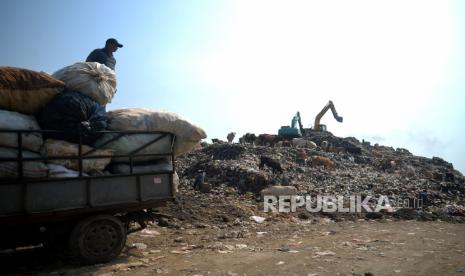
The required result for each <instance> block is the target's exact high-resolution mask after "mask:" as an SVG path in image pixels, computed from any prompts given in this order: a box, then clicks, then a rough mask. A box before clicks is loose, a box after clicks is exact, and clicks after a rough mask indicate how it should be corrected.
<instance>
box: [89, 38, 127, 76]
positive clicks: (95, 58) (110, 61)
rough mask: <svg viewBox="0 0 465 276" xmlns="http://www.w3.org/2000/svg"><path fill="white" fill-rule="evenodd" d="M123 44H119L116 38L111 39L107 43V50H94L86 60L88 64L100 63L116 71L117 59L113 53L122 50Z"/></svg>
mask: <svg viewBox="0 0 465 276" xmlns="http://www.w3.org/2000/svg"><path fill="white" fill-rule="evenodd" d="M122 47H123V44H121V43H119V42H118V40H116V39H114V38H109V39H107V41H106V42H105V48H102V49H95V50H93V51H92V52H91V53H90V54H89V56H88V57H87V59H86V62H98V63H101V64H104V65H106V66H107V67H109V68H111V69H112V70H115V66H116V59H115V57H114V56H113V53H114V52H116V50H118V48H122Z"/></svg>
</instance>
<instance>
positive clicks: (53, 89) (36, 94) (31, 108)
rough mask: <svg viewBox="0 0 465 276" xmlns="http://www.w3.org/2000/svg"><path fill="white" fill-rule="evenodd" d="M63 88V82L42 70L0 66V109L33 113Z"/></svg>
mask: <svg viewBox="0 0 465 276" xmlns="http://www.w3.org/2000/svg"><path fill="white" fill-rule="evenodd" d="M64 88H65V84H64V82H62V81H60V80H57V79H54V78H52V77H51V76H50V75H48V74H46V73H43V72H36V71H32V70H27V69H22V68H16V67H0V108H1V109H6V110H11V111H16V112H21V113H27V114H35V113H37V112H39V110H40V109H41V108H42V107H43V106H44V105H45V104H46V103H47V102H48V101H50V99H52V98H53V96H55V95H56V94H58V93H60V92H61V91H63V90H64Z"/></svg>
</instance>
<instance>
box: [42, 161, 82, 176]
mask: <svg viewBox="0 0 465 276" xmlns="http://www.w3.org/2000/svg"><path fill="white" fill-rule="evenodd" d="M47 168H48V177H50V178H67V177H79V172H78V171H74V170H70V169H68V168H66V167H65V166H62V165H55V164H47ZM82 176H88V175H87V174H85V173H83V174H82Z"/></svg>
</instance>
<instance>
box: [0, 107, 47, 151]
mask: <svg viewBox="0 0 465 276" xmlns="http://www.w3.org/2000/svg"><path fill="white" fill-rule="evenodd" d="M0 129H7V130H40V127H39V124H38V123H37V121H36V119H35V117H33V116H29V115H25V114H20V113H17V112H13V111H6V110H0ZM21 136H22V148H23V149H27V150H30V151H34V152H39V151H40V147H42V143H43V140H42V134H40V133H39V132H31V133H24V134H22V135H21ZM0 146H5V147H12V148H18V147H19V145H18V135H17V134H16V133H5V132H3V133H2V132H0Z"/></svg>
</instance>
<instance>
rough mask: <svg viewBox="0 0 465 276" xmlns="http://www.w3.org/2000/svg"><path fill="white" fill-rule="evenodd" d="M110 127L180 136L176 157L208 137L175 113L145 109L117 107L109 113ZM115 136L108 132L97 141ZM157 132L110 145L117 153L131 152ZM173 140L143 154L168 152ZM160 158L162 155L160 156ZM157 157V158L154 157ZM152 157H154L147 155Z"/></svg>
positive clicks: (154, 146) (176, 145) (129, 137)
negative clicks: (162, 132)
mask: <svg viewBox="0 0 465 276" xmlns="http://www.w3.org/2000/svg"><path fill="white" fill-rule="evenodd" d="M107 116H108V128H109V129H111V130H127V131H131V130H141V131H164V132H168V133H173V134H175V135H176V143H175V151H174V152H175V156H178V155H181V154H183V153H186V152H189V151H191V150H192V149H193V148H195V147H196V146H197V145H198V143H199V142H200V140H202V139H204V138H206V137H207V135H206V134H205V131H204V130H203V129H201V128H200V127H198V126H196V125H194V124H192V123H190V122H189V121H187V120H185V119H183V118H181V117H180V116H178V115H177V114H175V113H171V112H164V111H158V110H150V109H143V108H128V109H116V110H112V111H109V112H107ZM113 136H114V135H105V136H104V137H103V138H102V139H100V140H99V141H98V142H97V144H101V143H103V142H104V141H107V140H109V139H111V137H113ZM153 137H156V136H155V135H130V136H125V137H123V138H124V139H120V140H119V141H115V142H112V143H110V144H109V145H108V146H106V147H107V148H111V149H114V150H115V151H116V152H115V154H116V155H118V154H128V153H130V152H131V151H132V150H134V149H137V148H138V147H140V146H141V145H143V144H144V143H147V142H148V141H150V140H152V139H153ZM169 146H170V143H169V139H166V138H165V139H162V140H161V141H158V142H157V143H155V144H154V145H152V146H149V147H147V148H145V149H144V150H143V151H141V152H140V153H144V154H145V153H152V154H154V153H166V152H168V151H169ZM158 158H159V157H158ZM151 159H154V158H151ZM146 160H150V158H146Z"/></svg>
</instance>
